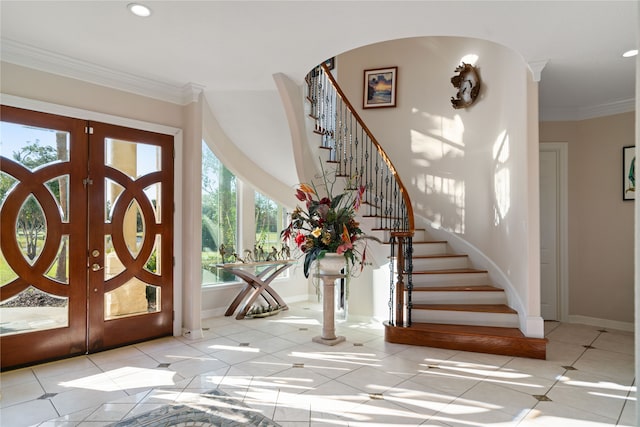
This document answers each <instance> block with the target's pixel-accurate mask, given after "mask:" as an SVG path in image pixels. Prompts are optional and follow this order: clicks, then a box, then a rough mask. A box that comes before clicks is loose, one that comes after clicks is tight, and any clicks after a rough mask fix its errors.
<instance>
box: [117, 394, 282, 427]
mask: <svg viewBox="0 0 640 427" xmlns="http://www.w3.org/2000/svg"><path fill="white" fill-rule="evenodd" d="M201 396H203V397H205V398H207V399H209V398H210V400H211V402H210V403H208V402H207V403H206V404H205V403H202V402H198V403H194V404H189V403H181V404H176V405H167V406H163V407H162V408H158V409H155V410H153V411H149V412H147V413H144V414H141V415H138V416H135V417H131V418H127V419H125V420H122V421H118V422H117V423H114V424H110V425H109V427H142V426H145V427H211V426H216V427H218V426H223V427H236V426H237V427H245V426H251V427H280V425H279V424H278V423H276V422H274V421H272V420H270V419H268V418H266V417H265V416H264V415H262V414H260V413H259V412H256V411H255V410H254V409H251V408H249V407H248V406H246V405H244V404H243V403H241V402H238V400H237V399H233V398H231V397H229V395H227V394H226V393H224V392H223V391H220V390H213V391H210V392H208V393H204V394H202V395H201Z"/></svg>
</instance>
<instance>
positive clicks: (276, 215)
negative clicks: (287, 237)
mask: <svg viewBox="0 0 640 427" xmlns="http://www.w3.org/2000/svg"><path fill="white" fill-rule="evenodd" d="M284 215H285V214H284V209H283V207H282V206H280V205H278V204H277V203H276V202H274V201H273V200H271V199H270V198H268V197H267V196H265V195H264V194H261V193H259V192H257V191H256V194H255V224H256V240H255V241H256V245H257V246H258V247H260V246H261V247H262V248H263V249H264V251H265V252H266V253H269V252H272V251H273V250H274V249H275V250H276V251H278V252H279V251H280V250H281V247H282V245H281V240H280V231H281V230H282V228H283V224H284Z"/></svg>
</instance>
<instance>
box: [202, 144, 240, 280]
mask: <svg viewBox="0 0 640 427" xmlns="http://www.w3.org/2000/svg"><path fill="white" fill-rule="evenodd" d="M237 193H238V191H237V178H236V177H235V176H234V175H233V174H232V173H231V172H230V171H229V169H227V168H226V167H225V166H224V165H223V164H222V163H221V162H220V160H218V158H217V157H216V156H215V155H214V154H213V152H212V151H211V150H210V149H209V147H208V146H207V144H206V143H205V142H204V141H203V142H202V283H203V284H207V285H208V284H216V283H224V282H235V281H237V279H236V278H235V276H234V275H233V274H231V273H229V272H226V271H224V270H221V269H218V268H216V264H218V263H221V262H223V261H224V260H223V259H222V254H221V253H222V252H223V251H224V252H226V253H227V256H226V257H225V260H227V261H228V260H229V259H230V258H231V256H232V254H233V253H234V252H236V248H237V247H238V245H237V243H238V217H237V212H238V209H237V196H238V194H237Z"/></svg>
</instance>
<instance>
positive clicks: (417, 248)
mask: <svg viewBox="0 0 640 427" xmlns="http://www.w3.org/2000/svg"><path fill="white" fill-rule="evenodd" d="M446 253H447V244H446V243H445V242H433V243H418V244H414V245H413V256H414V257H416V256H419V255H444V254H446Z"/></svg>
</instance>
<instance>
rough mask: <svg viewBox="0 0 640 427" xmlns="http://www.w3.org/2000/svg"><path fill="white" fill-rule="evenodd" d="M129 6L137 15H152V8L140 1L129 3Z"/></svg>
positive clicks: (144, 16)
mask: <svg viewBox="0 0 640 427" xmlns="http://www.w3.org/2000/svg"><path fill="white" fill-rule="evenodd" d="M127 8H128V9H129V10H130V11H131V13H133V14H134V15H136V16H141V17H143V18H146V17H147V16H149V15H151V9H149V8H148V7H147V6H145V5H143V4H140V3H129V4H128V5H127Z"/></svg>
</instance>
